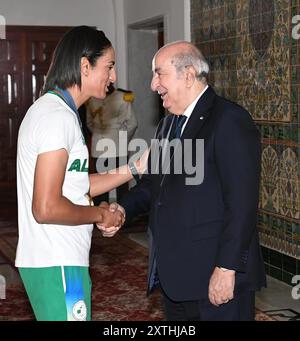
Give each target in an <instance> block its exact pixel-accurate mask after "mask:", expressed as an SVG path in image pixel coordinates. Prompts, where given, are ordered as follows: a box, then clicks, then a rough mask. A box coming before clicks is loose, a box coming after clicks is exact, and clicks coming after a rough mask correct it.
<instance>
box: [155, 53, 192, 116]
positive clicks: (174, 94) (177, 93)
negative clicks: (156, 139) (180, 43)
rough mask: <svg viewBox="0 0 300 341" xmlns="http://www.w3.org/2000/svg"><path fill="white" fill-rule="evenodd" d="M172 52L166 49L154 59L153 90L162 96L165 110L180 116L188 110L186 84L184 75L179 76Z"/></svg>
mask: <svg viewBox="0 0 300 341" xmlns="http://www.w3.org/2000/svg"><path fill="white" fill-rule="evenodd" d="M171 52H172V50H171V49H168V48H166V49H165V50H162V51H161V52H159V53H158V54H157V55H156V57H155V58H154V59H153V62H152V71H153V77H152V82H151V89H152V90H153V91H157V93H158V94H159V95H160V96H161V99H162V101H163V106H164V108H166V109H168V110H169V111H170V112H171V113H173V114H177V115H179V114H182V113H183V112H184V110H185V109H186V82H185V75H184V73H183V74H180V75H178V74H177V72H176V68H175V66H174V65H173V64H172V58H171V56H172V54H171Z"/></svg>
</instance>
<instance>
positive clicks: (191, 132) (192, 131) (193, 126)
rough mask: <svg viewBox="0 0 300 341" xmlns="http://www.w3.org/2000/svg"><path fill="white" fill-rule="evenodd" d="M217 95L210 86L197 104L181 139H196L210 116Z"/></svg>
mask: <svg viewBox="0 0 300 341" xmlns="http://www.w3.org/2000/svg"><path fill="white" fill-rule="evenodd" d="M215 96H216V93H215V92H214V90H213V89H212V88H211V87H210V86H209V87H208V89H207V90H206V91H205V92H204V94H203V95H202V96H201V97H200V99H199V101H198V102H197V104H196V106H195V108H194V110H193V112H192V115H191V117H190V119H189V120H188V123H187V125H186V127H185V129H184V131H183V133H182V135H181V139H182V140H183V139H191V138H194V137H195V136H196V135H197V133H198V132H199V131H200V129H201V128H202V126H203V125H204V123H205V121H206V119H207V117H208V116H209V113H210V109H211V107H212V105H213V101H214V98H215Z"/></svg>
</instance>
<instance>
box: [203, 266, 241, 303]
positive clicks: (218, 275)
mask: <svg viewBox="0 0 300 341" xmlns="http://www.w3.org/2000/svg"><path fill="white" fill-rule="evenodd" d="M234 284H235V271H234V270H226V271H223V270H221V269H220V268H218V267H216V268H215V270H214V272H213V273H212V275H211V277H210V281H209V287H208V297H209V300H210V302H211V303H212V304H213V305H215V306H219V305H220V304H224V303H228V302H229V301H230V300H232V299H233V291H234Z"/></svg>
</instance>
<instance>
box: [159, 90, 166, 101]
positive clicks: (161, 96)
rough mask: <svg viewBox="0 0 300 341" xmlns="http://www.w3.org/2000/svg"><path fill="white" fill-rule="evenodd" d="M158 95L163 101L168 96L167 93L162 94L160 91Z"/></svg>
mask: <svg viewBox="0 0 300 341" xmlns="http://www.w3.org/2000/svg"><path fill="white" fill-rule="evenodd" d="M157 93H158V94H159V95H160V98H161V99H162V100H164V97H165V96H166V94H167V93H166V92H164V93H161V92H159V91H157Z"/></svg>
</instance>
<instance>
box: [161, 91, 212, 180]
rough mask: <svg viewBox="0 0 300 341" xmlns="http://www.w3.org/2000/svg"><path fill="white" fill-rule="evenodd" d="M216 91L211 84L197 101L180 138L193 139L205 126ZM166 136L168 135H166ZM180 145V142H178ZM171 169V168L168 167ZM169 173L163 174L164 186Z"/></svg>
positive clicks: (169, 126)
mask: <svg viewBox="0 0 300 341" xmlns="http://www.w3.org/2000/svg"><path fill="white" fill-rule="evenodd" d="M215 96H216V93H215V92H214V90H213V89H212V88H211V87H210V86H209V87H208V88H207V90H206V91H205V92H204V94H203V95H202V96H201V97H200V99H199V101H198V102H197V104H196V106H195V108H194V110H193V112H192V114H191V116H190V118H189V120H188V122H187V125H186V127H185V129H184V131H183V133H182V135H181V137H180V140H181V141H183V140H184V139H193V138H195V137H196V136H197V134H198V132H199V131H200V129H201V128H202V127H203V125H204V123H205V121H206V119H207V117H208V116H209V112H210V109H211V107H212V105H213V101H214V98H215ZM167 126H168V128H169V132H170V128H171V126H172V120H170V123H168V124H167ZM164 138H166V135H165V137H164ZM177 146H178V144H177ZM177 146H176V147H175V150H174V153H173V155H172V157H171V158H170V162H169V165H168V167H170V163H171V162H172V160H173V158H174V154H175V153H176V149H177ZM166 169H169V168H166ZM166 175H167V174H162V179H161V182H160V185H161V186H162V185H163V183H164V180H165V177H166Z"/></svg>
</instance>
